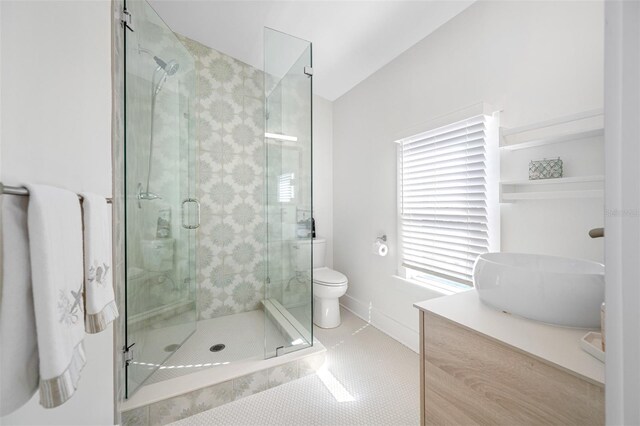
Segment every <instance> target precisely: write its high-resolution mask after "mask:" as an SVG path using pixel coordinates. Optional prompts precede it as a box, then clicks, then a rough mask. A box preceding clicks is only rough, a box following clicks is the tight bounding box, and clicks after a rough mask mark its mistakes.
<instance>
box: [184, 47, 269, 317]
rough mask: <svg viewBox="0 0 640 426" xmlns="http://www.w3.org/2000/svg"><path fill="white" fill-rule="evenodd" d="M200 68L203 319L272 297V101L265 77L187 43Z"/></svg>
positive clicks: (199, 297) (248, 307) (199, 264)
mask: <svg viewBox="0 0 640 426" xmlns="http://www.w3.org/2000/svg"><path fill="white" fill-rule="evenodd" d="M179 37H180V39H181V41H182V42H183V43H184V45H185V46H186V47H187V49H188V50H189V51H190V53H191V54H192V55H193V56H194V58H195V61H196V104H197V105H196V121H197V124H196V127H197V130H196V134H197V139H198V145H199V154H198V162H197V163H198V184H197V187H198V197H199V199H200V201H201V215H202V220H201V221H202V224H201V227H200V230H199V233H198V252H197V256H198V259H197V260H198V261H197V268H198V272H197V280H198V283H197V300H198V303H197V306H198V319H210V318H216V317H218V316H223V315H231V314H235V313H240V312H246V311H250V310H254V309H257V308H258V307H259V305H260V300H262V299H263V298H264V280H265V273H264V272H263V271H264V261H265V255H264V250H265V240H266V231H267V230H266V225H265V218H264V196H263V192H264V176H263V173H264V162H265V156H264V154H265V151H264V146H263V145H264V139H263V135H264V116H263V111H264V101H263V74H262V72H261V71H259V70H257V69H255V68H253V67H251V66H249V65H247V64H244V63H242V62H240V61H237V60H236V59H234V58H232V57H230V56H228V55H225V54H223V53H221V52H218V51H216V50H214V49H211V48H209V47H207V46H204V45H202V44H200V43H198V42H196V41H194V40H190V39H188V38H186V37H182V36H179Z"/></svg>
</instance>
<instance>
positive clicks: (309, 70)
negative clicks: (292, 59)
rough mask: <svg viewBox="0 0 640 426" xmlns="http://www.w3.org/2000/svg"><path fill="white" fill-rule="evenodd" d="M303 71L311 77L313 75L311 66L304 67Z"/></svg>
mask: <svg viewBox="0 0 640 426" xmlns="http://www.w3.org/2000/svg"><path fill="white" fill-rule="evenodd" d="M304 73H305V75H307V76H309V77H311V76H312V75H313V68H311V67H304Z"/></svg>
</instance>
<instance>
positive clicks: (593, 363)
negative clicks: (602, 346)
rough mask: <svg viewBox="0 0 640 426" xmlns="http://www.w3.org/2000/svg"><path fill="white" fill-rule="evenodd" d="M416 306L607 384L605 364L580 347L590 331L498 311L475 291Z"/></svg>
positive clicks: (591, 379) (440, 298)
mask: <svg viewBox="0 0 640 426" xmlns="http://www.w3.org/2000/svg"><path fill="white" fill-rule="evenodd" d="M414 306H415V307H416V308H418V309H420V310H422V311H425V312H430V313H433V314H435V315H438V316H440V317H443V318H445V319H448V320H450V321H453V322H455V323H457V324H459V325H461V326H463V327H466V328H468V329H470V330H473V331H475V332H477V333H480V334H483V335H485V336H488V337H490V338H492V339H495V340H498V341H500V342H502V343H505V344H507V345H509V346H511V347H513V348H515V349H517V350H520V351H522V352H525V353H527V354H530V355H532V356H534V357H536V358H538V359H540V360H542V361H544V362H547V363H551V364H553V365H556V366H558V367H560V368H562V369H564V370H567V371H568V372H570V373H573V374H576V375H578V376H579V377H582V378H585V379H587V380H589V381H591V382H594V383H596V384H604V363H602V362H600V361H598V360H597V359H595V358H594V357H592V356H591V355H589V354H588V353H586V352H584V351H583V350H582V348H581V347H580V340H581V339H582V337H583V336H584V335H585V334H586V333H587V332H588V330H584V329H575V328H568V327H559V326H553V325H547V324H542V323H539V322H536V321H532V320H528V319H525V318H520V317H517V316H513V315H510V314H508V313H505V312H501V311H498V310H496V309H493V308H491V307H489V306H487V305H485V304H484V303H482V301H481V300H480V298H479V297H478V294H477V292H476V290H469V291H464V292H461V293H457V294H454V295H451V296H444V297H439V298H436V299H430V300H427V301H424V302H418V303H415V304H414Z"/></svg>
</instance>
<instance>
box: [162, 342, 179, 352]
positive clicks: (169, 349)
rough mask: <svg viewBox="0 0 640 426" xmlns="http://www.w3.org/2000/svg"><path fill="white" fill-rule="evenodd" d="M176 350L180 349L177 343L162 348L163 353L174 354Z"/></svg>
mask: <svg viewBox="0 0 640 426" xmlns="http://www.w3.org/2000/svg"><path fill="white" fill-rule="evenodd" d="M178 348H180V345H178V344H177V343H174V344H172V345H169V346H165V347H164V351H165V352H175V351H177V350H178Z"/></svg>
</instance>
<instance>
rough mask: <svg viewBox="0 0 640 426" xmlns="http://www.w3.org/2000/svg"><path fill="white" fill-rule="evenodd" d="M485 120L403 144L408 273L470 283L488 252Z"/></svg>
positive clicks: (403, 236)
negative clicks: (479, 260) (475, 266)
mask: <svg viewBox="0 0 640 426" xmlns="http://www.w3.org/2000/svg"><path fill="white" fill-rule="evenodd" d="M487 118H488V117H486V116H484V115H479V116H475V117H473V118H469V119H467V120H463V121H459V122H456V123H453V124H450V125H447V126H444V127H440V128H438V129H435V130H430V131H428V132H425V133H421V134H419V135H416V136H413V137H410V138H406V139H403V140H401V141H399V142H400V148H399V149H400V164H399V165H400V174H401V182H400V203H401V206H400V216H401V217H400V222H401V223H400V234H401V235H400V236H401V240H402V265H403V266H404V267H406V268H410V269H412V270H417V271H420V272H424V273H427V274H431V275H436V276H439V277H443V278H446V279H451V280H455V281H457V282H461V283H465V284H471V283H472V274H473V264H474V262H475V260H476V258H477V257H478V255H479V254H481V253H485V252H487V251H489V246H490V243H489V224H490V221H489V208H488V200H487V199H488V195H487V194H488V190H487V187H488V183H487V175H488V173H487Z"/></svg>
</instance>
